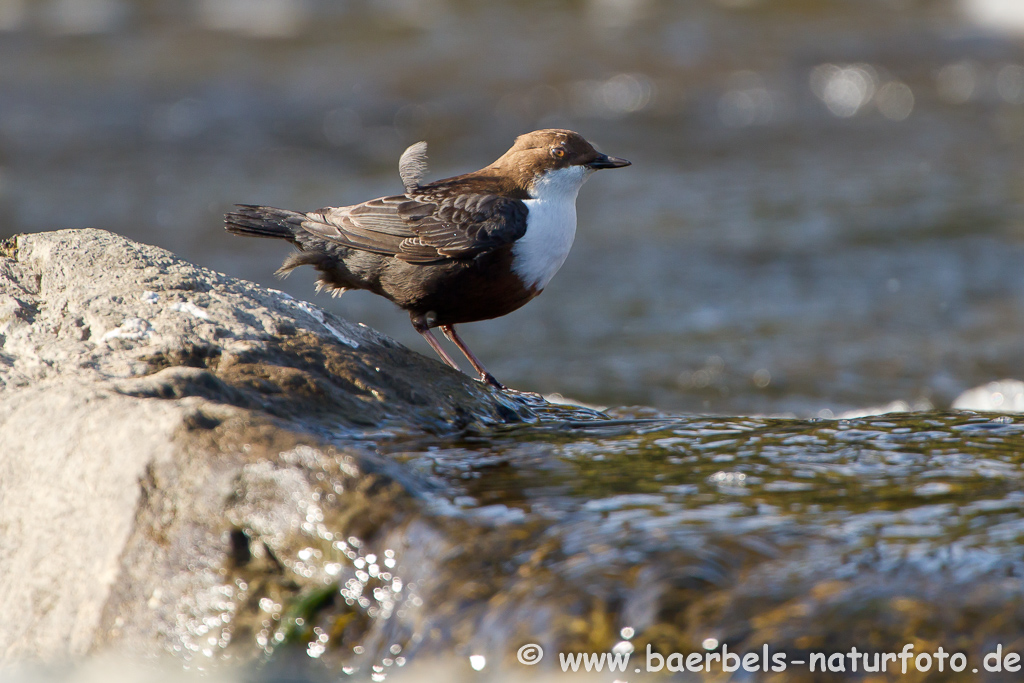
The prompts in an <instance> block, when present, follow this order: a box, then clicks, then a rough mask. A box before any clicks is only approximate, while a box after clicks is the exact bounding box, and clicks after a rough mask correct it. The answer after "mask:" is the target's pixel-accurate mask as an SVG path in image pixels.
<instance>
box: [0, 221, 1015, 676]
mask: <svg viewBox="0 0 1024 683" xmlns="http://www.w3.org/2000/svg"><path fill="white" fill-rule="evenodd" d="M5 255H6V258H4V259H3V260H0V268H2V269H3V275H4V279H3V280H2V282H3V285H2V286H3V288H4V289H3V296H4V298H3V300H2V301H3V306H5V308H4V309H3V310H5V311H10V313H9V314H6V316H5V317H4V318H2V320H0V325H2V326H3V327H0V334H3V335H4V346H3V348H2V349H0V351H2V353H3V354H4V355H3V366H2V368H0V379H2V381H3V382H4V384H3V387H4V388H3V394H2V396H3V401H2V402H0V435H2V439H3V443H4V449H3V453H2V457H0V482H2V483H0V492H2V494H3V505H2V506H0V532H2V537H3V538H4V542H5V551H6V552H5V553H3V554H2V555H0V589H2V590H3V592H4V594H5V595H7V596H9V603H8V604H9V605H10V607H9V609H11V610H12V613H14V614H17V615H18V616H19V619H17V620H10V621H6V622H4V623H3V625H2V626H0V642H2V643H4V650H3V658H4V659H7V660H8V661H11V660H17V659H23V658H26V657H41V658H43V659H53V658H59V657H62V656H66V655H69V654H70V655H81V654H94V653H98V652H104V651H113V652H120V653H131V654H135V655H138V654H148V655H159V654H165V655H170V656H171V657H172V659H173V661H174V662H175V663H176V665H177V666H184V667H187V668H196V669H204V670H205V669H210V668H216V667H228V666H231V665H237V664H243V665H245V666H247V667H250V668H248V669H246V671H248V673H247V674H246V677H247V678H253V677H255V678H257V679H262V680H268V681H269V680H274V681H277V680H319V679H331V680H337V679H338V677H339V676H342V677H346V675H351V676H353V677H354V678H355V679H358V680H376V681H379V680H384V679H387V678H389V677H392V678H395V679H398V680H402V679H405V680H422V679H428V680H429V679H431V678H432V679H434V680H476V679H477V678H478V677H479V676H480V675H481V674H478V673H476V671H475V670H474V669H478V668H481V667H482V668H483V669H484V673H483V674H482V675H484V676H487V675H491V673H492V672H495V671H499V672H501V673H502V674H503V675H505V676H509V677H511V678H513V679H517V678H522V679H524V680H534V679H536V678H537V677H538V676H554V677H556V678H555V679H558V678H557V677H559V676H561V674H560V672H561V668H560V665H559V653H567V652H594V653H600V652H608V651H615V652H619V653H625V652H632V653H633V654H632V657H633V659H631V660H630V669H629V671H628V673H629V677H630V679H631V680H632V679H633V678H634V677H635V676H634V670H635V669H636V668H640V669H646V667H647V659H646V651H647V648H648V646H650V647H651V648H653V650H654V651H657V652H658V653H661V654H662V655H664V656H666V657H667V656H669V655H670V654H671V653H674V652H678V653H683V654H684V655H685V654H690V653H695V652H696V653H706V652H709V651H710V652H716V653H720V652H721V651H722V648H723V646H724V647H727V648H728V651H729V652H734V653H740V654H741V655H742V654H748V653H757V654H761V653H763V652H764V648H765V647H767V648H768V650H769V652H770V653H772V654H773V655H774V654H782V655H783V656H784V659H783V661H784V662H785V663H786V665H787V668H786V670H785V671H783V672H768V673H765V672H755V673H751V672H747V676H748V677H747V678H745V679H743V680H787V681H791V680H797V681H803V680H807V681H817V680H851V679H852V680H873V681H877V680H911V679H907V678H904V677H903V675H902V673H901V672H900V671H899V670H898V668H897V667H895V666H894V665H892V664H890V665H889V668H888V670H887V671H884V672H873V671H872V670H871V668H870V667H871V666H872V665H873V660H871V659H869V660H867V661H866V662H864V661H862V662H861V663H860V664H859V665H858V669H857V672H856V673H855V672H853V671H852V670H851V664H850V660H849V658H848V657H841V658H840V659H841V660H843V662H844V663H845V669H844V670H843V671H838V670H835V669H833V670H832V673H829V674H822V672H821V667H820V666H819V668H818V670H817V671H816V672H814V673H812V672H811V671H810V670H809V665H808V662H809V661H810V659H811V657H812V656H813V655H814V654H815V653H825V654H826V655H829V656H831V655H833V654H835V653H849V652H850V651H851V648H857V650H858V651H859V652H862V653H864V652H866V653H869V655H872V654H874V653H887V652H899V651H901V649H903V648H904V647H905V645H907V644H912V645H913V647H914V651H915V653H922V652H929V653H932V652H936V650H937V648H938V647H940V646H941V647H942V648H944V650H945V652H947V653H962V654H963V656H964V658H965V660H964V661H965V662H967V664H966V666H967V668H966V671H967V672H968V675H970V676H971V677H972V680H1003V679H1002V678H1000V676H1006V675H1008V672H1003V673H1002V674H999V673H991V672H988V671H986V670H984V668H983V665H982V661H983V657H984V656H985V655H986V654H987V653H990V652H992V651H995V649H996V647H997V646H998V645H1001V646H1002V647H1003V650H1004V651H1005V652H1019V651H1021V650H1022V649H1024V645H1022V642H1024V641H1022V640H1021V638H1022V637H1024V636H1022V634H1024V595H1022V590H1021V581H1020V576H1021V574H1022V573H1024V550H1022V547H1024V546H1022V544H1021V538H1022V536H1024V496H1022V494H1021V478H1022V477H1024V422H1022V421H1021V418H1020V416H1019V415H1013V414H999V413H991V414H985V415H980V414H976V413H971V412H938V411H930V412H919V413H892V414H886V415H874V416H870V415H869V416H864V417H856V418H853V417H851V418H849V419H827V420H826V419H818V420H794V419H774V418H758V417H743V418H727V417H722V418H711V417H686V418H680V417H671V416H665V415H663V414H660V413H658V412H656V411H654V410H651V409H617V410H612V411H609V412H608V413H607V414H605V415H598V414H596V413H594V412H592V411H587V410H581V409H572V408H557V407H554V406H551V405H549V404H544V403H543V402H540V401H538V400H530V399H528V398H522V397H516V396H509V395H500V394H496V393H495V392H492V391H491V390H489V389H487V388H486V387H481V386H479V385H477V384H476V383H474V382H473V381H472V380H469V379H467V378H465V377H463V376H461V375H459V374H457V373H454V372H450V371H449V370H447V369H445V368H443V367H442V366H440V364H437V363H435V362H434V361H432V360H428V359H425V358H423V357H420V356H418V355H416V354H413V353H411V352H409V351H407V350H405V349H403V348H401V347H399V346H397V345H394V344H393V343H390V342H389V341H388V340H386V339H384V338H382V337H380V336H379V335H377V334H375V333H373V332H372V331H370V330H367V329H365V328H361V327H357V326H352V325H350V324H348V323H345V322H344V321H341V320H338V319H335V318H333V317H331V316H325V315H323V314H322V313H320V312H319V311H318V310H317V309H314V308H312V307H310V306H308V305H306V304H302V303H300V302H297V301H294V300H291V299H289V298H288V297H285V296H282V295H280V294H277V293H274V292H271V291H268V290H266V289H262V288H259V287H257V286H255V285H252V284H250V283H245V282H240V281H237V280H233V279H230V278H226V277H223V276H220V275H218V274H216V273H212V272H210V271H205V270H202V269H199V268H195V267H193V266H191V265H189V264H187V263H184V262H182V261H180V260H177V259H175V258H174V257H172V256H170V255H169V254H167V253H166V252H163V251H161V250H158V249H154V248H151V247H144V246H141V245H137V244H134V243H131V242H128V241H127V240H123V239H122V238H119V237H116V236H113V235H110V234H109V233H103V232H99V231H69V232H61V233H46V234H41V235H36V236H31V237H21V238H18V241H17V242H16V243H14V244H9V245H8V246H7V247H5ZM150 268H153V269H154V270H153V271H150V270H148V269H150ZM147 278H149V279H147ZM184 283H189V284H188V285H187V286H185V285H184ZM172 285H173V286H172ZM76 292H78V293H76ZM377 367H380V368H382V371H381V372H377V371H376V370H375V368H377ZM384 369H388V371H387V372H385V371H384ZM1007 386H1011V385H1009V384H1005V383H1004V384H1001V385H1000V387H997V388H1002V389H1003V390H1006V387H1007ZM1012 386H1015V385H1012ZM988 389H989V391H992V388H991V387H989V388H988ZM378 393H379V394H380V395H381V396H378V395H377V394H378ZM12 541H13V544H12ZM529 644H536V645H539V646H541V647H542V648H543V650H544V652H545V653H546V654H545V655H544V657H543V659H542V660H541V661H540V662H539V663H538V664H536V665H534V666H531V667H530V668H527V667H525V666H524V665H522V664H520V663H519V662H518V661H517V652H519V651H520V648H521V647H524V646H527V645H529ZM529 654H530V653H529V652H527V653H526V655H524V656H528V655H529ZM666 661H667V660H666ZM672 661H673V662H674V663H675V664H678V662H679V661H680V660H672ZM655 662H656V660H655ZM775 663H776V661H775V660H773V665H774V664H775ZM948 663H949V661H948V660H947V667H946V672H945V673H943V674H941V675H937V672H936V671H933V672H931V674H929V675H930V676H932V678H929V680H933V679H934V680H960V679H961V678H962V675H961V677H960V678H958V677H957V674H955V673H952V672H950V671H949V666H948ZM973 668H977V669H978V670H979V672H980V673H978V674H974V673H972V672H971V669H973ZM253 669H255V670H256V673H253ZM865 669H867V670H865ZM222 670H223V669H222ZM662 673H663V674H664V673H666V671H664V670H663V671H662ZM918 674H919V677H918V678H916V679H914V680H920V672H918ZM675 675H677V676H684V677H685V676H689V677H690V678H686V680H720V679H721V676H722V672H721V666H720V665H715V666H714V668H713V669H712V670H711V671H705V672H703V673H697V672H692V671H690V672H687V673H677V674H675ZM737 675H739V674H734V677H735V676H737ZM771 676H781V677H783V678H774V679H773V678H771ZM620 677H621V675H620ZM600 680H605V679H604V678H602V679H600Z"/></svg>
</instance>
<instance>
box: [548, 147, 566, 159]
mask: <svg viewBox="0 0 1024 683" xmlns="http://www.w3.org/2000/svg"><path fill="white" fill-rule="evenodd" d="M551 156H553V157H555V158H556V159H561V158H562V157H564V156H565V148H564V147H552V148H551Z"/></svg>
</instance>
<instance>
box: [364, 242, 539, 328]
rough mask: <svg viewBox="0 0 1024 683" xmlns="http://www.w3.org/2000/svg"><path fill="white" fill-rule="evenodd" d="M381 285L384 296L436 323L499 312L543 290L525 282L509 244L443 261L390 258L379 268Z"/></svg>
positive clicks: (458, 320)
mask: <svg viewBox="0 0 1024 683" xmlns="http://www.w3.org/2000/svg"><path fill="white" fill-rule="evenodd" d="M380 286H381V289H382V290H383V291H382V292H381V293H382V294H383V295H384V296H386V297H387V298H389V299H391V300H392V301H394V302H395V303H397V304H398V305H399V306H401V307H402V308H404V309H406V310H408V311H409V312H410V313H412V314H414V315H426V316H428V317H430V318H432V322H434V321H435V320H436V322H434V324H436V325H455V324H458V323H468V322H473V321H475V320H487V319H489V318H497V317H499V316H503V315H505V314H507V313H511V312H512V311H514V310H516V309H517V308H519V307H520V306H522V305H523V304H525V303H526V302H528V301H529V300H530V299H532V298H533V297H535V296H537V294H539V293H540V290H538V289H535V288H531V287H526V286H524V285H523V282H522V280H520V279H519V276H518V275H516V274H515V272H514V271H513V270H512V250H511V248H510V247H505V248H502V249H497V250H495V251H493V252H490V253H487V254H481V255H480V256H478V257H477V258H475V259H469V260H466V261H453V262H449V263H445V264H439V265H413V264H409V263H404V262H397V261H396V262H392V263H391V264H389V267H388V268H386V269H385V270H384V272H383V273H382V274H381V280H380ZM431 313H432V314H433V315H429V314H431Z"/></svg>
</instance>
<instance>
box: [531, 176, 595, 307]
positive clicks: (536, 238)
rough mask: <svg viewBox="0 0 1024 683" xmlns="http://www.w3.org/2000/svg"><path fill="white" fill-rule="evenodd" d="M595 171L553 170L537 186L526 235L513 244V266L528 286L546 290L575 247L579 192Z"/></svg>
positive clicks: (534, 186) (535, 184) (537, 182)
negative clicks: (573, 245) (573, 244)
mask: <svg viewBox="0 0 1024 683" xmlns="http://www.w3.org/2000/svg"><path fill="white" fill-rule="evenodd" d="M591 173H593V169H590V168H586V167H585V166H570V167H569V168H562V169H559V170H557V171H549V172H548V173H545V174H544V175H543V177H541V178H540V179H539V180H537V181H536V182H535V183H534V185H533V198H532V199H524V200H523V203H524V204H526V206H527V207H529V209H530V213H529V216H528V218H527V220H526V234H525V235H523V236H522V237H521V238H520V239H519V240H518V241H517V242H516V243H515V245H514V246H513V247H512V255H513V261H512V269H513V270H514V271H515V272H516V274H517V275H518V276H519V277H520V279H522V281H523V283H524V284H525V285H526V286H527V287H536V288H537V289H544V287H546V286H547V284H548V282H550V281H551V278H553V277H554V276H555V273H557V272H558V269H559V268H561V267H562V264H563V263H565V258H566V257H567V256H568V255H569V249H571V248H572V241H573V239H574V238H575V237H576V195H577V194H579V191H580V187H581V186H582V185H583V182H584V181H585V180H586V179H587V178H588V177H589V176H590V174H591Z"/></svg>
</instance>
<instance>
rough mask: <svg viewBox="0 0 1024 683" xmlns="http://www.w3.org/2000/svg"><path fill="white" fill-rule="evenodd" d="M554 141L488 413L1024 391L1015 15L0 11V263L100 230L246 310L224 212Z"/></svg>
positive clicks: (100, 4) (477, 335) (160, 4)
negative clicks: (1006, 380)
mask: <svg viewBox="0 0 1024 683" xmlns="http://www.w3.org/2000/svg"><path fill="white" fill-rule="evenodd" d="M552 126H557V127H567V128H572V129H575V130H578V131H579V132H581V133H582V134H583V135H585V136H586V137H588V138H589V139H591V140H593V141H594V142H595V143H596V144H597V145H598V146H599V147H601V148H602V149H603V150H604V151H606V152H608V153H610V154H614V155H618V156H623V157H626V158H628V159H630V160H631V161H633V163H634V166H633V167H632V168H630V169H628V170H624V171H618V172H615V173H606V174H598V175H597V176H595V177H594V178H593V179H591V181H590V182H589V183H588V184H587V186H585V187H584V189H583V191H582V192H581V196H580V199H579V202H578V205H579V217H580V228H579V231H578V234H577V241H576V245H575V247H574V250H573V252H572V254H571V255H570V257H569V260H568V261H567V263H566V265H565V266H564V268H563V270H562V272H561V273H560V274H559V275H558V276H557V277H556V278H555V280H554V281H553V282H552V283H551V285H550V286H549V288H548V290H547V291H546V292H545V293H544V295H543V296H542V297H540V298H539V299H537V300H536V301H534V302H533V303H531V304H530V305H529V306H527V307H525V308H524V309H522V310H520V311H518V312H516V313H514V314H512V315H510V316H507V317H506V318H503V319H500V320H495V321H490V322H483V323H477V324H474V325H468V326H466V327H465V329H464V330H463V334H464V336H465V338H466V340H467V342H468V343H469V344H470V345H471V346H472V347H473V348H474V349H475V350H476V352H477V354H478V355H480V356H481V358H482V359H484V361H485V363H487V365H488V367H489V368H490V369H491V371H492V372H494V374H495V375H497V376H498V377H499V378H501V379H502V380H503V381H505V382H506V383H508V384H510V385H512V386H514V387H517V388H520V389H528V390H535V391H542V392H561V393H563V394H565V395H569V396H572V397H574V398H577V399H582V400H586V401H590V402H594V403H598V404H603V405H628V404H644V405H651V406H656V407H658V408H660V409H663V410H667V411H698V412H715V413H731V414H751V413H766V414H793V415H798V416H815V415H821V416H830V415H838V414H840V413H841V412H842V411H846V410H851V409H858V408H864V407H867V406H873V405H885V404H889V403H890V402H893V401H902V402H904V404H905V405H906V406H910V407H914V406H926V405H934V406H936V407H940V408H941V407H947V406H949V404H950V403H951V401H952V400H953V399H954V398H955V397H956V396H957V395H958V394H959V393H960V392H961V391H963V390H965V389H967V388H969V387H972V386H975V385H978V384H982V383H985V382H987V381H990V380H994V379H999V378H1002V377H1005V376H1017V377H1019V376H1020V374H1021V373H1020V368H1021V367H1022V366H1024V344H1022V343H1021V339H1022V337H1024V268H1021V262H1022V258H1024V225H1022V222H1021V219H1022V211H1021V206H1022V205H1021V202H1022V197H1024V171H1022V168H1024V167H1022V163H1021V162H1022V160H1024V3H1021V2H1019V1H1018V0H699V1H694V2H686V3H683V2H668V1H658V0H578V1H573V2H557V1H542V0H526V1H517V2H500V3H498V2H494V3H469V2H462V1H461V0H380V1H370V0H340V1H339V0H159V1H156V0H153V1H146V0H31V1H30V0H0V209H2V210H0V236H8V235H11V234H14V233H18V232H25V231H42V230H52V229H58V228H69V227H99V228H105V229H109V230H114V231H116V232H119V233H122V234H124V235H127V236H129V237H132V238H134V239H138V240H141V241H144V242H148V243H152V244H157V245H161V246H163V247H166V248H168V249H171V250H173V251H175V252H176V253H178V254H180V255H182V256H184V257H186V258H188V259H191V260H193V261H196V262H198V263H200V264H202V265H205V266H209V267H212V268H215V269H217V270H220V271H223V272H226V273H228V274H230V275H234V276H240V277H245V278H248V279H252V280H256V281H259V282H262V283H265V284H268V285H271V286H275V287H280V288H283V289H285V290H286V291H288V292H289V293H291V294H293V295H294V296H296V297H302V298H306V299H309V300H312V301H314V302H315V303H317V304H318V305H320V306H323V307H325V308H328V309H330V310H332V311H334V312H336V313H339V314H340V315H342V316H344V317H346V318H348V319H351V320H356V321H361V322H365V323H367V324H369V325H371V326H373V327H376V328H377V329H380V330H382V331H384V332H385V333H387V334H389V335H391V336H393V337H395V338H397V339H399V340H400V341H403V342H405V343H407V344H408V345H410V346H412V347H413V348H415V349H417V350H419V351H421V352H423V353H425V354H429V353H430V351H429V349H428V348H427V347H426V345H425V344H423V343H422V340H420V339H419V337H418V335H416V334H415V333H414V332H413V330H412V328H411V327H410V326H409V324H408V318H407V316H406V315H405V314H404V313H402V312H401V311H399V310H397V309H395V308H394V307H393V306H392V305H390V304H388V303H387V302H385V301H383V300H381V299H378V298H377V297H373V296H372V295H368V294H363V293H354V292H353V293H348V294H346V295H345V296H344V297H342V298H341V299H340V300H337V301H334V300H331V299H330V298H329V297H326V296H315V295H314V294H313V292H312V279H313V278H312V276H311V275H310V274H306V273H302V274H296V275H294V276H293V277H292V278H291V279H289V280H287V281H285V282H284V283H278V282H277V281H276V280H275V278H274V276H273V271H274V269H275V268H276V267H277V265H278V264H279V263H280V261H281V259H282V258H283V257H284V256H285V254H286V253H287V250H288V248H287V246H286V245H284V244H283V243H273V242H270V241H259V240H243V239H237V238H232V237H230V236H229V235H227V234H225V233H224V232H223V230H222V229H221V215H222V214H223V212H224V211H225V210H227V209H228V208H229V207H230V206H231V204H233V203H235V202H242V203H260V204H269V205H274V206H281V207H288V208H295V209H314V208H318V207H321V206H326V205H343V204H349V203H354V202H358V201H362V200H365V199H368V198H371V197H375V196H380V195H384V194H389V193H394V192H397V191H398V190H400V188H401V184H400V181H399V178H398V173H397V160H398V156H399V154H400V153H401V152H402V150H403V149H404V148H405V147H406V146H407V145H409V144H410V143H413V142H416V141H418V140H427V141H428V142H429V143H430V155H431V162H432V168H431V175H430V176H429V177H431V178H434V177H443V176H447V175H452V174H456V173H461V172H465V171H469V170H473V169H475V168H479V167H480V166H482V165H485V164H486V163H489V162H490V161H491V160H493V159H494V158H496V157H497V156H498V155H499V154H501V153H502V152H503V151H504V150H505V149H506V148H507V147H508V146H509V145H510V143H511V142H512V140H513V138H514V137H515V136H516V135H518V134H520V133H522V132H526V131H529V130H532V129H535V128H540V127H552Z"/></svg>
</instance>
